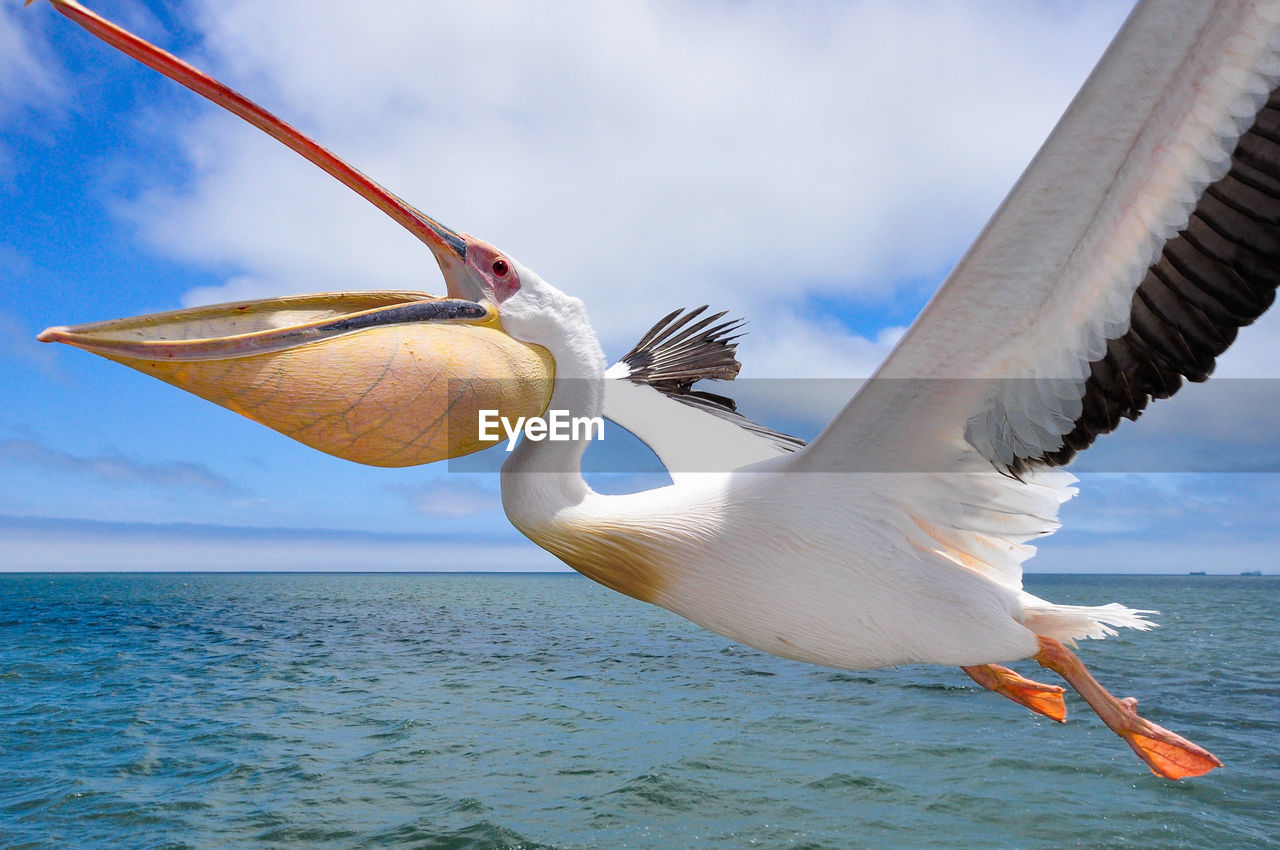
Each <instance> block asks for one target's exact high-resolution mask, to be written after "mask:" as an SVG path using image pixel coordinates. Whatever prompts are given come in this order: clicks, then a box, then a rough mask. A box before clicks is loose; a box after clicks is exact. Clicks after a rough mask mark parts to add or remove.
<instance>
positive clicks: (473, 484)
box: [389, 475, 502, 518]
mask: <svg viewBox="0 0 1280 850" xmlns="http://www.w3.org/2000/svg"><path fill="white" fill-rule="evenodd" d="M479 478H480V476H472V477H466V476H462V475H444V476H438V477H436V478H433V479H431V480H430V481H427V482H426V483H423V484H418V485H413V486H407V485H405V486H401V485H396V486H392V487H389V489H391V490H392V491H393V492H395V493H398V494H400V495H401V496H403V497H404V498H405V499H407V500H408V502H409V504H410V505H411V506H412V507H413V509H414V510H415V511H417V512H418V513H421V514H426V515H427V516H430V517H445V518H457V517H465V516H474V515H475V514H483V513H490V512H498V511H501V510H502V496H501V495H499V493H498V491H497V489H496V488H494V487H487V486H485V485H484V484H483V483H481V481H480V480H478V479H479ZM495 483H496V482H495Z"/></svg>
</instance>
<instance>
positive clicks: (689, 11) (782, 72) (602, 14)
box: [0, 0, 1280, 572]
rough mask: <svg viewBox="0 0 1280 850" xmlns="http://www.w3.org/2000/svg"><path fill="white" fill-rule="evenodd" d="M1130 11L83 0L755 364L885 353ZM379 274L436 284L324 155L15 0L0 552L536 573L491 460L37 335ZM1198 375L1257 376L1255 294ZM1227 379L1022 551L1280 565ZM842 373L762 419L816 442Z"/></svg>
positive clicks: (36, 560)
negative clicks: (367, 439)
mask: <svg viewBox="0 0 1280 850" xmlns="http://www.w3.org/2000/svg"><path fill="white" fill-rule="evenodd" d="M1128 6H1129V4H1128V3H1127V2H1088V3H1075V4H1061V3H1028V2H1006V3H1000V2H987V1H986V0H984V2H972V3H964V2H947V3H936V4H930V3H912V4H903V3H890V2H884V3H831V4H809V5H806V6H805V7H802V8H803V11H802V12H799V13H797V12H796V11H795V7H785V8H784V7H783V6H781V5H772V4H754V3H747V4H743V3H728V2H707V3H701V4H696V5H689V4H683V3H680V4H676V3H663V2H642V1H641V0H634V2H616V3H610V4H593V5H591V6H588V7H586V8H582V7H580V6H570V5H568V4H564V5H557V4H548V5H541V4H540V5H538V6H536V8H535V7H534V6H532V5H530V6H527V7H526V6H519V7H515V8H512V7H511V6H509V5H508V4H496V3H483V2H482V3H474V4H466V5H465V8H464V7H462V6H437V5H435V4H428V3H417V2H414V3H408V2H403V3H397V2H384V3H379V4H376V5H373V6H370V5H367V4H349V3H346V4H340V3H336V2H305V3H304V2H283V1H281V2H273V3H269V4H264V3H260V2H250V0H226V2H217V3H215V2H190V3H177V4H159V3H142V2H111V1H110V0H100V2H98V3H96V4H94V8H95V9H97V10H98V11H100V12H102V13H103V14H106V15H107V16H108V17H112V18H113V19H115V20H117V21H119V22H121V23H122V24H124V25H126V26H128V27H129V28H132V29H134V30H135V31H137V32H139V33H140V34H142V35H143V36H145V37H147V38H148V39H150V40H152V41H154V42H156V43H158V44H160V45H162V46H164V47H166V48H167V49H170V50H173V51H175V52H177V53H178V54H179V55H181V56H183V57H184V58H187V59H188V60H190V61H192V62H194V63H195V64H197V65H198V66H200V67H203V68H205V69H206V70H208V71H210V72H211V73H213V74H215V75H216V76H218V77H219V78H221V79H223V80H225V81H226V82H228V83H230V84H232V85H233V86H235V87H237V88H239V89H240V90H242V91H243V92H245V93H246V94H247V95H248V96H250V97H251V98H253V99H255V100H257V101H259V102H260V103H262V104H263V105H265V106H267V107H268V108H270V109H272V110H273V111H276V112H277V113H278V114H280V115H281V116H282V117H284V118H286V119H287V120H290V121H292V122H293V123H295V124H297V125H299V126H300V127H301V128H302V129H304V130H305V131H307V132H309V133H311V134H313V135H314V136H316V137H317V138H319V139H320V140H321V141H322V142H324V143H326V144H327V145H329V146H330V147H332V148H334V149H335V150H337V151H338V152H339V153H340V154H342V155H344V156H346V157H347V158H349V159H350V160H352V161H353V162H354V163H355V164H356V165H357V166H358V167H360V168H361V169H363V170H364V171H366V172H367V173H369V174H371V175H372V176H374V177H375V178H376V179H378V180H380V181H381V182H383V183H384V184H386V185H387V186H389V187H390V188H392V189H393V190H395V191H397V192H398V193H400V194H401V195H402V196H404V197H405V198H407V199H408V200H410V201H411V202H413V203H415V204H416V205H418V206H420V207H421V208H422V209H424V210H426V211H427V212H429V213H430V214H432V215H435V216H437V217H438V218H440V219H441V220H442V221H444V222H446V223H448V224H450V225H451V226H455V227H457V228H459V229H462V230H465V231H468V232H471V233H474V234H476V235H478V236H481V237H483V238H485V239H488V240H490V241H491V242H493V243H494V244H496V245H499V246H501V247H502V248H503V249H505V250H508V251H510V252H511V253H512V254H514V255H515V256H517V257H519V258H520V259H521V260H522V261H524V262H525V263H526V264H528V265H529V266H531V267H533V268H535V269H537V270H538V271H539V272H540V273H541V274H542V275H543V276H544V277H546V278H547V279H548V280H550V281H551V282H553V283H554V284H556V285H558V286H560V287H561V288H562V289H564V290H565V291H567V292H570V293H573V294H575V295H579V296H581V297H583V298H584V299H585V300H586V302H587V305H588V308H589V310H590V312H591V316H592V319H593V322H594V323H595V325H596V327H597V328H598V330H599V331H600V334H601V337H602V340H603V342H604V344H605V348H606V351H607V352H609V353H610V354H611V355H613V356H617V355H618V354H620V353H622V352H623V351H625V350H626V348H627V347H629V345H630V344H631V343H632V342H633V341H634V339H635V337H636V336H637V335H638V334H639V333H641V332H642V331H643V330H645V329H646V328H647V327H648V325H649V324H650V323H651V322H652V321H654V320H656V319H657V318H658V317H659V316H660V315H662V314H663V313H665V312H667V311H668V310H670V309H673V308H675V307H678V306H682V305H696V304H701V303H704V302H705V303H710V304H712V305H716V306H718V307H720V308H728V309H731V310H733V311H734V312H735V313H737V314H739V315H743V316H746V317H747V318H748V319H749V320H750V322H751V325H750V331H751V333H750V335H749V336H748V337H747V338H746V339H745V340H744V342H743V345H742V347H741V349H740V355H741V358H742V359H743V361H744V363H745V364H746V365H745V368H744V371H743V379H744V380H751V379H757V380H759V381H761V382H762V384H763V382H764V381H765V380H766V379H779V378H783V379H792V378H796V377H801V376H803V377H819V378H850V377H857V376H862V375H865V374H867V373H868V372H869V371H870V370H871V369H872V368H873V367H874V365H875V364H876V363H877V362H878V361H879V359H880V358H881V357H883V356H884V354H885V353H886V352H887V351H888V349H889V348H890V347H891V345H892V344H893V342H894V341H895V340H896V339H897V337H898V335H899V334H900V333H901V330H902V328H903V327H904V326H905V325H906V324H907V323H909V322H910V320H911V318H912V317H913V316H914V315H915V313H916V311H918V310H919V308H920V307H921V306H922V305H923V303H924V301H925V299H927V297H928V296H929V294H931V293H932V291H933V290H934V289H935V288H936V287H937V285H938V284H939V282H940V281H941V280H942V277H943V276H944V275H945V273H946V271H947V270H948V269H949V268H950V266H951V265H952V264H953V263H954V262H955V261H956V259H957V258H958V257H959V255H960V253H961V252H962V251H963V250H964V248H965V247H966V246H967V244H968V243H969V241H970V240H971V239H972V238H973V236H974V235H975V234H976V232H977V231H978V229H979V228H980V227H981V225H982V223H983V222H984V221H985V219H986V218H987V216H989V214H990V213H991V211H992V210H993V209H994V207H995V205H996V204H997V203H998V202H999V200H1000V198H1001V197H1002V196H1003V194H1004V192H1005V191H1006V190H1007V189H1008V187H1009V186H1010V185H1011V184H1012V182H1013V180H1014V179H1015V178H1016V177H1017V174H1018V172H1019V171H1020V170H1021V169H1022V167H1023V166H1024V165H1025V163H1026V162H1027V160H1028V159H1029V158H1030V156H1031V155H1032V154H1033V153H1034V151H1035V149H1036V147H1037V146H1038V144H1039V142H1040V141H1041V140H1042V139H1043V137H1044V136H1045V134H1046V133H1047V132H1048V131H1049V129H1050V128H1051V127H1052V125H1053V122H1054V121H1055V120H1056V118H1057V116H1058V115H1059V114H1060V113H1061V111H1062V109H1063V108H1064V107H1065V105H1066V103H1067V101H1068V100H1069V98H1070V97H1071V95H1072V94H1073V93H1074V92H1075V90H1076V88H1077V87H1078V86H1079V85H1080V83H1081V82H1082V81H1083V79H1084V76H1085V75H1086V74H1087V73H1088V70H1089V69H1090V68H1091V67H1092V65H1093V63H1094V62H1095V61H1096V59H1097V57H1098V56H1099V55H1100V53H1101V51H1102V50H1103V48H1104V47H1105V45H1106V44H1107V42H1108V40H1109V39H1110V37H1111V35H1112V34H1113V33H1114V32H1115V30H1116V29H1117V28H1118V26H1119V24H1120V22H1121V21H1122V20H1123V17H1124V15H1125V14H1126V13H1127V11H1128ZM366 287H367V288H410V289H424V290H428V291H439V290H440V288H441V286H440V278H439V272H438V271H437V270H436V268H435V264H434V261H433V260H432V259H431V257H430V255H429V253H428V252H427V251H425V250H423V249H422V247H421V246H420V245H419V244H418V243H417V242H416V241H415V240H414V239H412V238H411V237H409V236H408V235H407V234H405V233H404V232H403V231H401V230H400V229H399V228H398V227H396V226H395V225H394V224H392V223H390V222H389V221H388V220H385V219H383V218H382V216H381V215H380V214H378V213H376V212H375V211H374V210H372V208H369V207H368V206H367V205H365V204H364V202H363V201H360V200H359V199H357V198H355V196H354V195H351V194H350V193H349V192H347V190H345V189H343V188H341V187H339V186H337V185H336V184H334V183H333V182H332V181H331V180H329V178H327V177H325V176H324V175H322V174H321V173H319V172H318V171H316V170H315V169H314V168H312V167H311V166H309V165H307V164H306V163H303V162H302V161H301V160H299V159H297V158H296V157H294V156H293V155H292V154H290V153H288V152H287V151H285V150H283V149H282V148H279V146H278V145H276V143H274V142H272V141H271V140H269V139H267V138H265V137H264V136H261V134H259V133H257V131H255V130H252V129H251V128H249V127H247V126H245V125H243V124H241V123H240V122H239V121H238V120H236V119H234V118H232V117H231V116H229V115H226V114H224V113H222V112H220V111H219V110H217V109H216V108H214V107H212V106H210V105H208V104H206V103H205V102H204V101H201V100H199V99H197V98H196V97H195V96H193V95H191V94H189V93H188V92H186V91H185V90H182V89H180V88H178V87H177V86H176V85H174V84H172V83H169V82H168V81H166V80H163V79H161V78H159V77H158V75H156V74H154V73H153V72H150V71H148V70H146V69H143V68H141V67H140V66H137V65H136V64H135V63H133V62H132V61H131V60H128V59H127V58H125V57H123V56H122V55H120V54H117V53H115V52H114V51H112V50H111V49H109V48H107V47H106V46H104V45H101V44H100V43H98V42H96V41H95V40H93V39H92V38H91V37H89V36H87V35H86V34H84V33H82V32H81V31H80V30H79V29H78V28H76V27H75V26H74V25H72V24H71V23H70V22H68V21H66V20H64V19H62V18H61V17H60V16H58V15H57V14H55V13H54V12H53V10H52V9H51V8H50V7H49V6H48V5H47V4H43V3H41V4H36V5H33V6H32V7H30V8H27V9H24V8H22V4H21V3H20V2H17V0H5V2H4V3H3V5H0V391H3V398H5V399H8V400H9V403H8V404H6V405H4V406H3V407H2V408H0V539H3V540H5V541H6V545H5V546H4V547H2V548H3V550H4V551H0V570H4V569H9V570H11V569H70V568H81V569H83V568H95V567H109V568H116V569H120V568H139V569H163V568H170V569H173V568H227V567H232V568H241V569H243V568H255V569H263V568H279V569H289V568H318V569H337V568H359V567H360V566H361V565H364V566H367V567H372V568H379V569H405V568H407V569H450V568H468V569H471V568H485V567H492V568H501V569H554V568H557V563H556V562H555V561H554V560H553V559H551V558H550V557H549V556H546V555H544V554H542V553H541V552H540V551H538V550H537V549H536V548H535V547H533V546H532V544H528V543H525V542H524V541H523V539H522V538H521V537H520V536H519V535H518V534H517V533H516V532H515V531H513V530H512V529H511V528H510V527H509V525H508V524H507V523H506V520H505V518H504V517H503V516H502V513H501V508H500V506H499V503H498V499H497V482H496V479H495V477H494V476H492V475H480V474H459V473H456V472H454V473H450V472H449V471H447V469H445V468H444V466H443V465H437V466H436V467H431V468H414V469H405V470H384V469H372V468H364V467H359V466H356V465H354V464H350V463H347V462H344V461H340V460H336V459H333V458H330V457H327V456H324V455H320V454H318V453H316V452H314V451H312V450H310V449H307V448H305V447H303V446H301V445H298V444H295V443H292V442H291V441H289V440H287V439H285V438H283V437H280V436H279V435H277V434H275V433H273V432H271V431H268V430H266V429H264V428H262V427H260V426H258V425H255V424H253V423H251V422H249V421H248V420H245V419H242V418H240V417H238V416H236V415H234V414H231V413H228V412H226V411H224V410H222V409H219V408H215V407H213V406H211V405H209V404H208V403H207V402H204V401H201V400H200V399H197V398H195V397H193V396H188V395H186V394H184V393H181V392H178V391H176V390H174V389H173V388H171V387H168V386H166V385H163V384H160V383H158V382H154V381H149V380H148V379H146V378H143V377H142V376H139V375H137V374H136V373H134V372H131V371H129V370H126V369H123V368H121V367H119V366H117V365H115V364H112V363H109V362H106V361H103V360H100V359H98V358H95V357H92V356H90V355H87V354H85V353H83V352H79V351H75V350H72V349H69V348H65V347H60V346H59V347H54V346H43V345H40V344H38V343H36V342H35V341H34V337H35V334H36V333H38V332H39V331H40V330H41V329H42V328H44V327H46V326H49V325H55V324H70V323H79V322H85V321H93V320H99V319H106V318H115V317H120V316H126V315H132V314H136V313H142V312H150V311H157V310H167V309H174V308H177V307H180V306H184V305H192V304H198V303H211V302H214V301H224V300H234V299H238V298H249V297H259V296H268V295H278V294H285V293H290V292H311V291H325V290H337V289H352V288H366ZM1220 374H1221V375H1224V376H1225V377H1226V378H1228V379H1230V378H1236V379H1240V378H1252V379H1269V378H1275V377H1277V376H1280V319H1277V317H1276V316H1274V315H1273V316H1269V317H1266V318H1264V320H1263V322H1261V323H1260V324H1259V326H1258V327H1256V328H1252V329H1248V330H1246V332H1245V333H1244V334H1243V335H1242V338H1241V342H1240V343H1239V344H1238V345H1237V347H1236V348H1235V349H1233V350H1232V351H1231V352H1229V354H1228V356H1227V358H1225V359H1224V361H1223V363H1222V366H1221V368H1220ZM1222 385H1223V387H1224V389H1222V390H1220V391H1218V393H1219V394H1218V395H1213V394H1212V393H1213V387H1214V385H1213V382H1211V384H1210V385H1209V386H1208V387H1206V388H1204V390H1203V391H1202V392H1201V393H1199V394H1196V393H1188V394H1187V398H1186V399H1183V398H1181V397H1180V398H1178V399H1174V400H1173V401H1171V402H1167V403H1165V404H1163V405H1160V406H1159V407H1157V409H1156V411H1155V412H1153V413H1152V414H1151V415H1150V416H1149V417H1147V418H1145V419H1144V420H1143V422H1141V423H1139V425H1138V426H1135V427H1133V428H1132V430H1131V431H1129V430H1126V431H1125V432H1124V433H1123V434H1121V435H1117V437H1115V438H1113V440H1114V442H1111V443H1109V444H1108V443H1104V444H1103V445H1102V446H1100V448H1099V449H1098V450H1097V452H1098V454H1097V455H1096V458H1090V457H1088V456H1086V461H1085V463H1086V464H1087V467H1086V468H1089V469H1093V470H1101V472H1096V473H1095V472H1090V473H1089V474H1086V475H1084V476H1083V480H1082V483H1081V490H1082V494H1081V496H1079V497H1078V498H1077V499H1076V500H1075V501H1074V502H1072V503H1070V504H1068V505H1067V506H1066V507H1065V508H1064V510H1063V515H1062V518H1063V520H1064V523H1065V528H1064V530H1063V531H1062V532H1059V534H1057V535H1055V537H1054V538H1052V539H1050V540H1048V541H1046V542H1045V544H1044V545H1043V546H1042V548H1041V555H1040V556H1038V557H1037V558H1036V559H1035V560H1033V561H1031V562H1030V563H1029V564H1028V569H1029V570H1033V571H1035V570H1038V571H1068V570H1086V571H1112V570H1136V571H1155V572H1164V571H1171V572H1179V571H1185V570H1187V569H1207V570H1208V571H1210V572H1238V571H1239V570H1242V569H1255V568H1257V569H1263V570H1265V571H1270V572H1274V571H1277V570H1280V563H1278V562H1280V476H1277V475H1276V474H1274V470H1276V469H1280V463H1278V460H1280V458H1278V457H1277V455H1278V454H1280V447H1278V446H1277V444H1278V443H1280V440H1277V439H1276V436H1275V435H1276V433H1277V428H1276V427H1274V426H1275V421H1274V419H1270V420H1268V419H1267V416H1266V415H1267V413H1269V412H1274V411H1275V410H1276V409H1277V408H1278V407H1280V404H1275V405H1273V404H1270V403H1269V399H1270V398H1274V395H1271V396H1268V395H1267V393H1268V392H1270V390H1269V387H1270V386H1271V385H1270V384H1269V383H1266V382H1262V381H1260V382H1258V383H1255V384H1246V383H1232V382H1231V381H1229V380H1228V381H1223V382H1222ZM1197 389H1200V388H1197ZM747 394H748V396H749V395H750V394H751V392H750V389H747ZM1223 398H1229V399H1230V405H1231V409H1232V410H1234V411H1236V412H1237V413H1238V414H1239V415H1237V416H1235V417H1225V416H1223V414H1222V409H1223V404H1224V402H1223V400H1222V399H1223ZM838 401H839V397H838V393H837V395H836V396H835V397H824V398H823V399H818V400H814V401H813V402H812V403H811V404H801V405H799V406H794V407H792V408H790V409H789V410H788V411H787V413H788V416H787V417H786V422H785V424H786V425H787V426H788V427H796V428H798V429H799V430H801V431H804V430H806V429H809V430H810V432H811V431H812V429H816V428H817V427H818V424H819V423H820V422H821V421H822V417H823V416H824V415H826V413H827V412H829V410H830V408H831V406H832V405H833V404H835V403H838ZM767 407H768V405H763V406H762V407H760V408H757V409H756V410H755V411H754V412H755V413H757V414H759V416H760V418H763V419H766V420H768V419H769V418H770V413H771V411H770V410H769V409H767ZM748 412H753V411H752V410H750V409H749V410H748ZM774 413H775V415H776V412H774ZM1170 458H1175V459H1176V460H1172V461H1171V460H1170ZM1183 458H1187V460H1186V462H1185V463H1184V461H1183ZM1151 469H1157V470H1165V471H1162V472H1159V473H1151V472H1144V470H1151ZM1187 469H1211V470H1215V469H1216V470H1221V469H1263V470H1272V471H1271V472H1261V473H1259V472H1233V473H1230V474H1225V473H1203V472H1202V473H1199V474H1190V473H1187V472H1185V470H1187ZM1167 470H1175V471H1174V472H1170V471H1167ZM642 480H645V479H637V478H636V477H635V476H598V477H597V478H596V479H595V482H596V483H597V486H600V487H604V488H609V487H616V488H621V487H627V486H636V485H637V484H638V483H639V482H641V481H642Z"/></svg>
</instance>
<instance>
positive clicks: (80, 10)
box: [28, 0, 482, 301]
mask: <svg viewBox="0 0 1280 850" xmlns="http://www.w3.org/2000/svg"><path fill="white" fill-rule="evenodd" d="M30 2H31V0H28V3H30ZM50 2H51V3H52V4H53V7H54V8H55V9H57V10H58V11H59V12H61V13H62V14H63V15H65V16H66V17H67V18H69V19H70V20H72V21H74V22H75V23H77V24H79V25H80V26H81V27H83V28H84V29H85V30H87V31H88V32H89V33H91V34H92V35H94V36H96V37H97V38H99V39H101V40H102V41H105V42H106V43H107V44H109V45H111V46H112V47H114V48H116V49H117V50H120V51H121V52H123V53H125V54H127V55H129V56H131V57H133V58H134V59H136V60H138V61H139V62H141V63H143V64H144V65H146V66H148V67H150V68H153V69H154V70H156V71H159V72H160V73H161V74H164V75H165V76H166V77H169V78H170V79H172V80H174V81H175V82H178V83H181V84H182V85H184V86H186V87H187V88H189V89H191V90H192V91H194V92H195V93H196V94H199V95H201V96H203V97H205V98H208V99H209V100H211V101H213V102H214V103H216V104H217V105H219V106H221V107H223V108H224V109H226V110H228V111H229V112H232V113H233V114H235V115H238V116H240V117H241V118H243V119H244V120H245V121H248V122H249V123H250V124H252V125H253V126H255V127H257V128H258V129H260V130H262V131H263V132H264V133H266V134H267V135H269V136H271V137H272V138H273V139H276V140H277V141H279V142H281V143H283V144H284V145H286V146H287V147H289V148H290V149H291V150H293V151H295V152H297V153H298V154H301V155H302V156H303V157H305V158H306V159H308V160H310V161H311V162H312V163H314V164H315V165H317V166H318V167H320V168H321V169H323V170H324V171H325V172H326V173H327V174H329V175H331V176H333V177H334V178H336V179H337V180H339V181H341V182H342V183H343V184H344V185H345V186H347V187H348V188H350V189H352V190H354V191H355V192H356V193H357V194H359V195H360V196H361V197H363V198H364V199H365V200H367V201H369V202H370V203H372V204H373V205H374V206H376V207H377V208H378V209H380V210H382V211H383V212H384V213H386V214H387V215H388V216H390V217H391V218H392V219H393V220H394V221H396V222H397V223H398V224H400V225H401V226H402V227H404V228H405V229H406V230H408V231H409V232H410V233H412V234H413V235H414V236H416V237H418V239H420V240H422V242H423V243H424V244H426V246H427V247H428V248H430V249H431V253H432V254H434V255H435V258H436V262H437V263H439V265H440V271H441V272H442V273H443V275H444V278H445V282H446V285H447V286H448V291H449V295H450V297H452V298H466V299H469V300H473V301H476V300H479V299H480V298H481V297H482V290H481V289H480V288H479V286H478V285H477V284H476V282H475V281H474V280H473V279H472V277H471V275H470V274H468V273H467V271H466V269H465V266H464V262H465V260H466V258H467V239H466V236H465V235H463V234H461V233H458V232H457V231H455V230H453V229H452V228H449V227H446V226H445V225H443V224H441V223H440V222H438V221H436V220H435V219H433V218H431V217H430V216H428V215H426V214H424V213H422V212H421V211H419V210H418V209H417V208H416V207H414V206H413V205H412V204H409V203H406V202H405V201H403V200H401V199H400V198H399V197H397V196H396V195H395V194H393V193H392V192H390V191H388V190H387V189H385V188H383V187H382V186H381V185H379V184H378V183H376V182H375V181H373V180H371V179H369V178H368V177H367V176H365V175H364V174H362V173H361V172H360V171H358V170H357V169H355V168H353V167H352V166H351V165H350V164H348V163H347V162H345V161H344V160H342V159H341V158H339V157H338V156H337V155H336V154H334V153H333V152H332V151H330V150H329V149H327V148H325V147H323V146H322V145H320V144H319V143H317V142H316V141H315V140H313V139H311V138H310V137H308V136H307V135H305V134H303V133H302V132H300V131H299V130H298V129H296V128H295V127H293V126H291V125H290V124H287V123H286V122H284V121H282V120H280V119H279V118H277V117H276V116H275V115H272V114H271V113H270V112H268V111H267V110H265V109H263V108H262V107H261V106H258V105H257V104H256V103H254V102H253V101H251V100H249V99H248V98H246V97H244V96H243V95H241V94H239V93H238V92H236V91H234V90H232V89H231V88H229V87H227V86H226V85H224V84H222V83H220V82H218V81H217V80H215V79H214V78H213V77H210V76H209V75H208V74H206V73H204V72H203V71H200V70H199V69H197V68H194V67H192V66H191V65H188V64H187V63H186V62H183V61H182V60H181V59H178V58H177V57H176V56H173V55H172V54H170V53H167V52H166V51H164V50H161V49H160V48H159V47H156V46H155V45H153V44H151V43H150V42H148V41H145V40H144V39H142V38H139V37H138V36H136V35H134V34H133V33H131V32H129V31H128V30H125V29H123V28H122V27H120V26H118V25H116V24H114V23H112V22H111V21H108V20H107V19H105V18H103V17H101V16H99V15H97V14H96V13H94V12H92V11H90V10H89V9H86V8H85V7H84V6H81V5H80V4H79V3H77V2H75V0H50Z"/></svg>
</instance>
